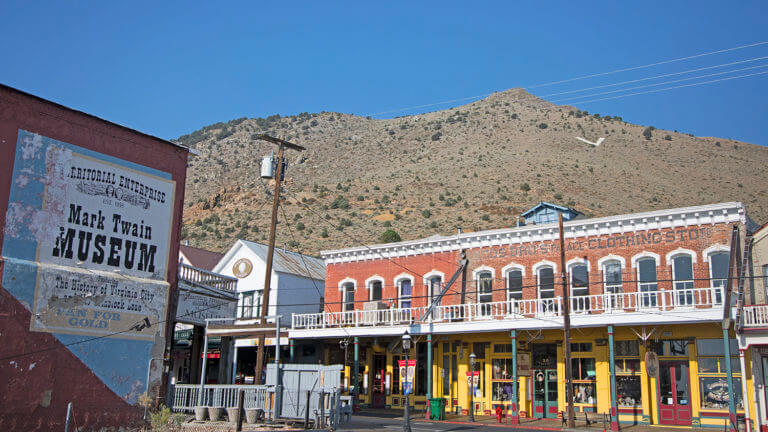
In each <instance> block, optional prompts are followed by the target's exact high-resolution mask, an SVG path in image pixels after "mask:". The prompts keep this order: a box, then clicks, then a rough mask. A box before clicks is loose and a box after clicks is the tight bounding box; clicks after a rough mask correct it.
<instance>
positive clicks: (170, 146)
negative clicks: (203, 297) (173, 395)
mask: <svg viewBox="0 0 768 432" xmlns="http://www.w3.org/2000/svg"><path fill="white" fill-rule="evenodd" d="M188 156H189V151H188V149H187V148H185V147H183V146H180V145H178V144H175V143H172V142H169V141H166V140H163V139H160V138H157V137H153V136H150V135H147V134H144V133H141V132H138V131H135V130H132V129H129V128H126V127H124V126H120V125H117V124H114V123H111V122H108V121H105V120H102V119H100V118H97V117H94V116H92V115H89V114H85V113H83V112H79V111H76V110H74V109H71V108H67V107H64V106H61V105H59V104H56V103H53V102H50V101H47V100H44V99H41V98H39V97H36V96H33V95H30V94H27V93H24V92H21V91H18V90H16V89H13V88H10V87H7V86H3V85H0V248H1V249H0V250H1V251H2V254H1V256H0V347H2V348H0V359H1V360H0V429H2V430H9V431H10V430H18V431H22V430H23V431H48V430H63V429H64V421H65V418H66V415H67V404H68V403H70V402H71V403H72V404H73V415H74V417H73V421H74V422H75V423H76V424H77V426H78V427H79V428H87V429H88V430H91V429H94V430H96V429H99V428H101V427H106V426H116V427H118V426H125V425H128V424H130V423H131V422H134V421H136V420H140V418H141V416H142V414H143V408H141V407H139V406H138V398H139V396H140V395H141V394H143V393H146V392H147V391H148V387H149V389H150V390H157V389H158V387H160V383H161V375H162V366H163V357H164V352H165V349H166V340H167V337H168V336H169V335H168V331H169V330H172V326H169V327H171V328H170V329H168V328H166V326H164V325H163V323H164V321H165V319H166V316H167V312H168V310H167V309H168V304H169V301H168V298H169V296H170V294H171V292H172V287H173V288H175V287H176V282H177V281H176V278H177V258H176V257H177V256H178V253H179V251H178V245H179V241H180V239H179V235H180V226H181V211H182V208H183V206H182V204H183V201H184V183H185V177H186V166H187V158H188ZM155 393H156V392H152V391H150V395H152V396H154V395H155ZM75 423H73V425H74V424H75ZM72 427H74V426H72Z"/></svg>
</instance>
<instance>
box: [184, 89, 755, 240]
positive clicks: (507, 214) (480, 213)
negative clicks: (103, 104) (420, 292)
mask: <svg viewBox="0 0 768 432" xmlns="http://www.w3.org/2000/svg"><path fill="white" fill-rule="evenodd" d="M259 133H267V134H270V135H273V136H278V137H281V138H284V139H287V140H289V141H292V142H295V143H297V144H301V145H303V146H305V147H307V151H305V152H301V153H297V152H294V151H290V150H289V151H287V156H288V157H287V159H288V169H287V175H286V182H285V183H284V185H285V187H284V193H283V195H282V196H283V197H284V200H282V206H281V211H280V213H279V220H280V224H279V225H278V236H277V242H278V245H283V244H285V243H287V244H288V245H289V247H290V248H292V249H296V250H300V251H303V252H306V253H310V254H314V253H317V252H318V251H320V250H323V249H333V248H341V247H348V246H358V245H362V244H371V243H377V242H379V235H380V234H381V233H382V232H383V231H385V230H387V229H394V230H395V231H397V232H398V233H399V234H400V236H401V237H402V238H403V239H413V238H420V237H427V236H430V235H433V234H442V235H447V234H452V233H455V232H456V229H457V227H461V228H463V230H464V231H474V230H481V229H491V228H500V227H505V226H513V225H514V224H515V219H516V216H518V215H519V214H520V213H521V212H522V211H524V210H526V209H527V208H529V207H531V206H532V205H534V204H535V203H537V202H539V201H551V202H555V203H560V204H563V205H570V206H573V207H575V208H576V209H578V210H580V211H581V212H583V213H586V214H587V215H589V216H606V215H612V214H621V213H630V212H638V211H646V210H654V209H662V208H669V207H678V206H688V205H698V204H708V203H714V202H721V201H743V202H744V203H745V204H746V205H747V210H748V212H749V215H750V217H752V219H754V220H755V221H756V222H758V223H762V222H764V221H766V219H768V199H766V198H767V196H766V193H767V191H768V182H766V180H765V178H766V173H768V170H766V166H768V148H766V147H763V146H759V145H754V144H748V143H743V142H738V141H733V140H729V139H723V138H707V137H694V136H692V135H689V134H685V133H678V132H674V131H665V130H659V129H655V128H653V127H652V126H641V125H634V124H630V123H626V122H624V121H622V119H621V118H619V117H613V116H611V115H602V116H601V115H599V114H591V113H587V112H584V111H579V110H577V109H576V108H573V107H569V106H558V105H554V104H552V103H549V102H546V101H544V100H541V99H539V98H537V97H535V96H533V95H531V94H529V93H527V92H525V91H524V90H522V89H512V90H508V91H504V92H500V93H494V94H493V95H491V96H489V97H488V98H486V99H483V100H480V101H477V102H475V103H471V104H468V105H464V106H461V107H457V108H452V109H448V110H444V111H436V112H432V113H427V114H419V115H414V116H407V117H399V118H395V119H388V120H376V119H370V118H363V117H358V116H353V115H349V114H341V113H331V112H323V113H319V114H308V113H302V114H299V115H296V116H290V117H280V116H277V115H276V116H271V117H268V118H266V119H262V118H258V119H246V118H241V119H237V120H232V121H230V122H228V123H217V124H214V125H211V126H206V127H204V128H202V129H200V130H198V131H195V132H193V133H191V134H189V135H184V136H182V137H180V138H179V141H181V142H183V143H185V144H188V145H191V146H192V147H194V148H195V149H197V150H198V151H199V152H200V156H198V157H196V158H193V159H192V162H191V163H190V165H189V171H188V177H187V188H186V205H185V209H184V228H183V238H185V239H186V240H189V242H190V244H192V245H193V246H199V247H205V248H210V249H213V250H218V251H222V250H225V249H226V248H228V247H229V246H230V245H231V244H232V242H233V241H234V240H235V239H236V238H246V239H249V240H253V241H261V242H266V239H267V237H268V230H269V218H270V207H271V206H270V204H271V201H272V198H271V193H272V190H273V187H274V186H273V184H272V183H271V182H269V183H268V182H264V181H262V180H261V179H260V178H259V162H260V159H261V157H262V156H264V155H266V154H268V153H269V152H270V151H271V150H272V149H273V146H272V145H270V144H267V143H265V142H261V141H255V140H254V139H253V136H254V135H256V134H259ZM577 136H579V137H583V138H586V139H587V140H590V141H593V142H594V141H596V140H597V139H598V138H599V137H604V138H605V141H603V143H602V144H601V145H600V146H598V147H593V146H591V145H589V144H585V143H583V142H580V141H578V140H576V139H575V137H577Z"/></svg>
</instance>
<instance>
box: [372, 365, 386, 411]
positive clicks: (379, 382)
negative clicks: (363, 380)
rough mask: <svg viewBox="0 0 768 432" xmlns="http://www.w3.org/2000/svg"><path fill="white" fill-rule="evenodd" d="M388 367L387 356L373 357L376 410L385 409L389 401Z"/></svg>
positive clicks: (374, 402)
mask: <svg viewBox="0 0 768 432" xmlns="http://www.w3.org/2000/svg"><path fill="white" fill-rule="evenodd" d="M386 367H387V356H386V355H384V354H374V355H373V392H372V393H373V401H372V405H373V407H374V408H384V405H385V403H386V401H387V393H386V388H385V386H386Z"/></svg>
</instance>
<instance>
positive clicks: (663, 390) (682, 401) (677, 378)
mask: <svg viewBox="0 0 768 432" xmlns="http://www.w3.org/2000/svg"><path fill="white" fill-rule="evenodd" d="M658 382H659V389H658V390H659V423H660V424H666V425H677V426H690V425H691V417H692V415H691V397H690V381H689V379H688V362H659V379H658Z"/></svg>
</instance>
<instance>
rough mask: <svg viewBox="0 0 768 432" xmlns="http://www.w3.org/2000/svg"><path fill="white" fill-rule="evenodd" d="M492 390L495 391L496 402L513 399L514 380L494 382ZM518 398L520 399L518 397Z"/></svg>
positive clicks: (494, 398)
mask: <svg viewBox="0 0 768 432" xmlns="http://www.w3.org/2000/svg"><path fill="white" fill-rule="evenodd" d="M492 391H493V401H494V402H507V401H511V400H512V381H501V382H493V383H492ZM518 392H519V390H518ZM518 400H520V399H519V398H518Z"/></svg>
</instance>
